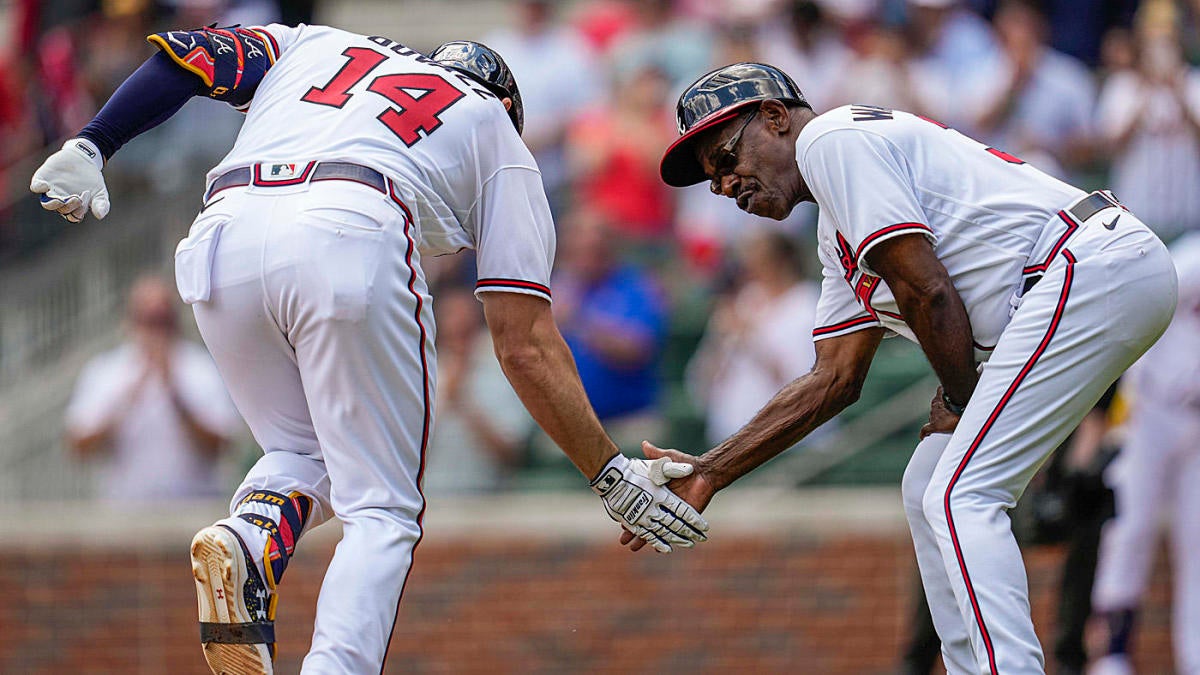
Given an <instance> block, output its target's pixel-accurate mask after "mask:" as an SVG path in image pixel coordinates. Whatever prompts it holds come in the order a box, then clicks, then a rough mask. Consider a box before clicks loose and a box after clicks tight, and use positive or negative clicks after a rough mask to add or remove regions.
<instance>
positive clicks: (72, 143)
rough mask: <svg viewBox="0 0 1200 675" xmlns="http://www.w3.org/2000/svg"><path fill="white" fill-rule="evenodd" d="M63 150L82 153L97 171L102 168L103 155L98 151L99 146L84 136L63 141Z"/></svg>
mask: <svg viewBox="0 0 1200 675" xmlns="http://www.w3.org/2000/svg"><path fill="white" fill-rule="evenodd" d="M62 149H63V150H68V149H69V150H71V151H72V152H77V153H79V154H80V155H83V156H84V157H86V158H87V159H88V161H90V162H91V163H92V164H94V165H95V166H96V169H97V170H99V171H103V170H104V155H103V154H101V153H100V148H99V147H97V146H96V144H95V143H93V142H91V141H89V140H88V139H86V138H72V139H70V140H68V141H67V142H66V143H63V146H62Z"/></svg>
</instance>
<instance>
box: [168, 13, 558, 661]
mask: <svg viewBox="0 0 1200 675" xmlns="http://www.w3.org/2000/svg"><path fill="white" fill-rule="evenodd" d="M253 30H254V31H257V32H258V33H259V34H261V35H265V36H267V38H268V39H267V43H268V45H267V46H268V48H269V49H271V50H272V52H273V53H272V55H273V56H275V57H276V58H277V60H276V61H275V63H274V64H272V65H271V67H270V68H269V70H267V72H266V74H265V75H264V76H263V79H262V80H261V82H260V83H259V84H258V87H257V89H256V90H255V92H254V97H253V99H251V100H250V102H249V107H248V112H247V118H246V121H245V124H244V125H243V126H242V129H241V132H240V134H239V135H238V138H237V141H236V143H235V145H234V147H233V149H232V150H231V151H230V153H229V154H228V156H226V157H225V159H224V160H222V162H221V163H220V164H219V165H218V166H217V167H216V168H214V169H213V170H212V171H211V172H210V174H209V180H210V192H209V193H206V194H208V199H207V201H206V204H205V207H204V209H203V210H202V211H201V213H200V215H199V216H197V218H196V221H195V222H194V223H193V225H192V229H191V232H190V233H189V236H188V238H187V239H185V240H184V241H183V242H181V243H180V245H179V248H178V250H177V251H176V256H175V265H176V279H177V281H178V284H179V289H180V293H181V295H183V296H184V298H185V300H187V301H189V302H190V303H192V305H193V310H194V312H195V315H196V323H197V326H198V327H199V329H200V333H201V335H202V336H203V337H204V342H205V344H206V345H207V346H208V348H209V350H210V351H211V352H212V355H213V358H214V360H215V361H216V363H217V367H218V369H219V370H220V371H221V375H222V377H223V378H224V380H225V382H226V384H227V386H228V388H229V392H230V395H231V396H232V398H233V400H234V403H235V404H236V405H237V407H238V410H239V411H240V412H241V413H242V415H243V416H244V417H245V419H246V422H247V424H248V425H249V427H250V430H251V432H252V433H253V434H254V437H255V439H256V440H257V441H258V443H259V444H260V445H261V446H262V447H263V449H264V451H265V454H264V456H263V457H262V458H261V459H260V460H259V461H258V462H257V463H256V464H255V466H254V468H252V469H251V470H250V472H249V473H248V474H247V476H246V478H245V480H244V481H243V482H242V485H241V486H240V487H239V488H238V490H237V492H235V494H234V498H233V501H232V503H231V507H230V509H231V517H230V518H227V519H223V520H221V521H220V522H219V524H220V525H222V526H225V527H228V528H230V529H232V530H234V531H235V532H237V533H238V535H239V536H240V537H242V538H243V540H244V541H246V542H252V543H248V544H247V545H248V548H249V549H250V550H251V552H252V554H253V555H254V556H259V557H256V558H255V560H256V562H261V555H262V554H261V553H257V552H261V551H263V550H264V543H265V542H266V541H267V534H266V533H265V532H266V530H265V529H264V528H263V527H262V526H260V525H257V524H255V523H253V522H249V521H247V520H244V519H242V518H240V517H238V516H249V515H252V514H256V515H254V517H255V518H257V517H259V516H264V515H268V516H270V514H263V513H261V512H260V511H255V510H254V509H258V508H260V506H259V505H256V504H255V503H253V502H252V503H247V504H243V503H242V500H243V498H244V497H248V496H251V495H253V494H254V493H257V492H262V491H269V492H272V493H277V494H279V495H290V494H292V493H293V492H298V493H301V494H303V495H305V496H307V497H309V498H310V499H311V501H312V508H311V513H310V514H309V517H308V521H307V525H306V526H305V528H304V529H305V530H308V529H311V528H313V527H316V526H317V525H319V524H320V523H321V522H322V521H323V520H325V519H327V518H328V517H330V516H331V515H336V516H337V517H338V518H339V519H340V520H341V521H342V523H343V526H344V527H343V538H342V541H341V543H339V544H338V548H337V551H336V552H335V554H334V557H333V560H332V562H331V563H330V565H329V569H328V571H327V573H326V575H325V581H324V585H323V587H322V592H321V595H320V597H319V599H318V601H317V618H316V624H315V626H314V630H313V639H312V644H311V647H310V649H309V652H308V655H307V656H306V657H305V660H304V665H303V667H302V671H301V672H304V673H332V672H338V673H367V672H379V671H380V669H381V664H382V662H383V660H384V657H385V655H386V652H387V645H388V643H389V641H390V639H391V630H392V626H393V624H394V620H395V617H396V609H397V606H398V603H399V601H400V595H401V593H402V591H403V588H404V584H405V580H406V579H407V577H408V572H409V568H410V563H411V561H412V556H413V553H414V550H415V548H416V545H417V542H418V541H419V540H420V538H421V534H422V529H421V518H422V514H423V513H424V510H425V499H424V496H423V495H422V493H421V476H422V474H423V472H424V469H425V466H426V448H427V446H428V441H429V435H430V430H431V427H432V425H433V421H434V407H435V401H436V377H437V359H436V352H435V349H434V333H435V329H434V325H433V313H432V311H431V302H432V299H431V298H430V297H429V291H428V287H427V284H426V281H425V275H424V272H423V270H422V268H421V255H422V254H433V255H437V254H444V253H454V252H456V251H459V250H461V249H463V248H475V249H477V251H478V257H477V266H478V271H479V280H478V282H477V285H476V292H477V293H479V292H486V291H506V292H513V293H525V294H532V295H535V296H538V297H542V298H545V299H546V300H549V298H550V292H549V288H548V287H547V284H548V283H549V279H550V268H551V263H552V260H553V258H554V247H555V240H554V228H553V223H552V221H551V217H550V210H549V207H548V205H547V201H546V195H545V191H544V190H543V188H542V184H541V179H540V176H539V173H538V169H537V166H536V164H535V163H534V161H533V158H532V157H531V156H530V154H529V152H528V150H526V148H525V146H524V144H523V143H522V141H521V139H520V137H519V136H518V135H517V132H516V130H515V129H514V127H513V124H512V122H511V121H510V120H509V118H508V116H507V114H506V111H505V110H504V107H503V105H501V104H500V102H499V101H498V100H497V99H496V98H495V97H494V96H493V95H492V94H490V93H488V92H486V91H485V90H483V88H481V87H480V86H479V85H477V84H474V83H473V82H472V81H471V80H470V79H468V78H466V76H463V75H460V74H458V73H456V71H451V70H447V69H445V68H443V67H441V66H439V65H437V64H435V63H433V62H431V61H429V60H428V59H426V58H425V57H423V56H421V55H420V54H417V53H416V52H414V51H412V50H411V49H408V48H407V47H404V46H402V45H399V44H397V43H395V42H393V41H391V40H389V39H387V38H382V37H364V36H361V35H355V34H352V33H347V32H345V31H340V30H335V29H332V28H325V27H318V26H299V27H296V28H289V27H285V26H278V25H271V26H267V27H265V28H258V29H253ZM325 161H329V162H334V161H337V162H350V163H354V164H358V165H363V166H367V167H369V168H371V169H374V170H376V171H378V172H380V173H381V174H383V175H384V176H386V178H387V180H386V183H387V185H386V187H387V189H386V191H385V192H386V194H385V193H384V192H381V191H380V190H379V189H378V187H379V186H378V185H377V184H375V185H372V184H370V183H367V184H364V183H362V182H361V181H359V180H357V179H355V178H354V177H353V176H347V175H341V176H335V177H334V178H332V179H324V180H315V177H316V176H318V174H319V173H320V171H321V166H320V163H321V162H325ZM246 167H249V168H250V169H251V172H250V180H251V183H250V184H249V185H245V186H234V187H229V188H226V189H223V190H220V191H219V192H213V191H212V190H215V187H216V186H213V185H211V183H212V181H216V180H217V179H218V178H219V177H220V176H222V175H224V174H226V173H227V172H229V171H234V170H243V169H244V168H246ZM342 170H344V168H343V169H342ZM241 173H243V172H242V171H239V174H241ZM272 508H275V507H272ZM274 517H277V515H276V516H274ZM272 564H274V563H272ZM272 569H274V567H272ZM279 573H280V574H282V572H279ZM202 590H203V589H202ZM255 653H256V654H258V653H259V652H257V651H256V652H255Z"/></svg>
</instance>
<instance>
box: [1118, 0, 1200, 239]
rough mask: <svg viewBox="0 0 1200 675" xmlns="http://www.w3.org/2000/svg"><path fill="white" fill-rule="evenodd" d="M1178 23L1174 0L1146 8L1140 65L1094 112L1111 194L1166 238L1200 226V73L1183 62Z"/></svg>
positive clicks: (1138, 37) (1140, 28)
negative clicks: (1105, 149)
mask: <svg viewBox="0 0 1200 675" xmlns="http://www.w3.org/2000/svg"><path fill="white" fill-rule="evenodd" d="M1176 22H1177V17H1176V15H1175V10H1174V8H1173V6H1172V5H1171V4H1170V3H1169V2H1151V3H1147V4H1146V5H1144V6H1143V7H1142V9H1141V10H1140V11H1139V12H1138V18H1137V22H1136V25H1135V36H1134V45H1135V47H1134V49H1135V57H1134V60H1135V64H1134V67H1133V68H1129V69H1123V70H1118V71H1116V72H1114V73H1113V74H1112V75H1111V76H1109V78H1108V81H1107V82H1105V84H1104V88H1103V90H1102V92H1101V94H1100V103H1099V105H1098V106H1097V111H1096V115H1097V126H1098V127H1099V132H1100V134H1101V136H1102V138H1103V140H1104V142H1105V143H1106V145H1107V146H1108V149H1109V151H1110V152H1111V153H1112V157H1113V162H1112V175H1111V181H1110V184H1111V186H1112V188H1113V191H1114V192H1115V193H1116V194H1117V196H1118V197H1119V198H1120V199H1121V201H1122V202H1124V203H1125V204H1126V205H1128V206H1129V208H1130V209H1132V210H1134V211H1135V212H1136V213H1137V214H1138V216H1139V217H1141V218H1143V219H1144V220H1145V221H1146V224H1148V225H1149V226H1150V227H1152V228H1154V230H1155V232H1157V233H1158V234H1159V236H1161V237H1164V238H1167V239H1169V238H1173V237H1175V236H1177V235H1179V234H1181V233H1182V232H1184V231H1187V230H1191V229H1195V228H1198V227H1200V189H1197V186H1200V70H1198V69H1196V68H1191V67H1188V66H1187V64H1186V63H1185V62H1184V60H1183V57H1182V50H1181V48H1180V40H1179V32H1178V28H1177V23H1176Z"/></svg>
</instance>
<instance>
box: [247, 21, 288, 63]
mask: <svg viewBox="0 0 1200 675" xmlns="http://www.w3.org/2000/svg"><path fill="white" fill-rule="evenodd" d="M238 32H239V33H253V34H254V35H257V36H258V37H260V38H262V41H263V42H265V43H266V44H267V57H268V58H269V59H271V63H272V64H274V63H275V62H276V61H278V60H279V54H280V51H279V41H278V40H276V39H275V36H274V35H271V31H269V30H265V29H262V28H239V29H238Z"/></svg>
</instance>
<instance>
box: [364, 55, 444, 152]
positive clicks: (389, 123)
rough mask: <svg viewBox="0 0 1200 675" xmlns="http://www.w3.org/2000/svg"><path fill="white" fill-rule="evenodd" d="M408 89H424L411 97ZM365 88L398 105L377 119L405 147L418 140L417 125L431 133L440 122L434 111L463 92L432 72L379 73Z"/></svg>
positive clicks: (437, 113) (442, 109) (436, 111)
mask: <svg viewBox="0 0 1200 675" xmlns="http://www.w3.org/2000/svg"><path fill="white" fill-rule="evenodd" d="M409 90H417V91H424V92H425V93H423V94H421V95H420V96H419V97H414V96H413V95H412V94H410V93H408V91H409ZM367 91H373V92H375V93H376V94H379V95H380V96H382V97H384V98H386V99H387V100H389V101H391V102H392V103H395V104H396V105H397V106H398V107H399V108H400V109H399V110H398V111H397V110H396V109H395V108H388V109H387V110H384V111H383V112H382V113H380V114H379V117H378V118H377V119H378V120H379V121H380V122H383V124H384V126H386V127H387V128H389V129H391V130H392V133H394V134H396V136H398V137H399V138H400V140H402V141H404V144H405V145H407V146H409V147H412V145H413V143H416V142H417V141H419V140H421V136H420V135H419V134H417V130H418V129H420V130H423V131H424V132H425V134H426V135H428V134H431V133H433V131H434V130H435V129H437V128H438V127H440V126H442V121H441V120H440V119H438V115H440V114H442V111H444V110H445V109H446V108H449V107H450V106H452V105H454V104H455V103H456V102H457V101H458V100H459V99H461V98H462V97H463V96H466V94H464V93H462V92H461V91H459V90H458V88H457V87H455V86H454V85H452V84H450V83H449V82H447V81H446V80H445V79H444V78H443V77H442V76H441V75H434V74H432V73H399V74H396V75H381V76H379V77H377V78H375V79H374V80H373V81H372V82H371V84H370V85H369V86H368V87H367Z"/></svg>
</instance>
